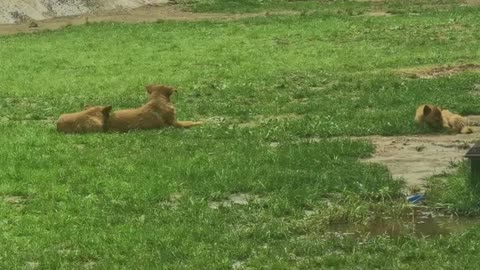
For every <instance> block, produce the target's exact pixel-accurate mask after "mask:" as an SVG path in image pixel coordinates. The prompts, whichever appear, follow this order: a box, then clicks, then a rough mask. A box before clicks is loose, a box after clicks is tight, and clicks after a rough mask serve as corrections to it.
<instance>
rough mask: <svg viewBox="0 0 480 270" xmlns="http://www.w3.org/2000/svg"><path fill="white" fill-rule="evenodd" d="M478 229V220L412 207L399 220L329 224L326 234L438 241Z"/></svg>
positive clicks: (381, 219)
mask: <svg viewBox="0 0 480 270" xmlns="http://www.w3.org/2000/svg"><path fill="white" fill-rule="evenodd" d="M478 225H480V218H479V217H475V218H473V217H459V216H453V215H442V214H436V213H434V212H431V211H428V209H426V208H421V207H414V208H412V211H411V212H410V213H408V214H406V215H405V217H404V218H403V219H393V218H388V217H383V218H379V219H376V220H374V221H372V222H370V223H369V224H367V225H364V226H362V225H358V224H333V225H331V226H330V227H329V229H328V233H329V234H333V235H336V236H351V237H360V236H365V235H370V236H378V235H384V236H389V237H393V238H395V237H401V236H407V235H412V236H416V237H438V236H442V235H449V234H452V233H461V232H464V231H467V230H468V229H470V228H472V227H474V226H478Z"/></svg>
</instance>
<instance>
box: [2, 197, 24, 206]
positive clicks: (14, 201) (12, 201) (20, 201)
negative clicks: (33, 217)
mask: <svg viewBox="0 0 480 270" xmlns="http://www.w3.org/2000/svg"><path fill="white" fill-rule="evenodd" d="M3 201H4V202H5V203H7V204H9V205H11V206H14V207H17V208H22V207H24V206H25V203H26V202H27V198H26V197H24V196H15V195H8V196H4V197H3Z"/></svg>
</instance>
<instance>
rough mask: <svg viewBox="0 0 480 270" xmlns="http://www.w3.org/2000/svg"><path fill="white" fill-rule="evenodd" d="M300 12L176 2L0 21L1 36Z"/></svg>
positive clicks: (295, 12)
mask: <svg viewBox="0 0 480 270" xmlns="http://www.w3.org/2000/svg"><path fill="white" fill-rule="evenodd" d="M299 14H300V12H297V11H270V12H268V13H266V12H261V13H248V14H230V13H193V12H188V11H183V10H182V9H181V8H180V7H179V6H177V5H168V4H158V5H150V6H143V7H140V8H134V9H125V8H123V9H115V10H112V11H104V12H97V13H95V14H87V15H79V16H70V17H61V18H53V19H46V20H41V21H35V22H34V24H32V22H31V21H29V20H26V21H24V22H21V23H19V24H0V35H8V34H16V33H32V32H39V31H45V30H55V29H60V28H63V27H65V26H69V25H82V24H86V23H94V22H126V23H144V22H157V21H162V20H166V21H170V20H172V21H201V20H239V19H243V18H252V17H266V16H274V15H299Z"/></svg>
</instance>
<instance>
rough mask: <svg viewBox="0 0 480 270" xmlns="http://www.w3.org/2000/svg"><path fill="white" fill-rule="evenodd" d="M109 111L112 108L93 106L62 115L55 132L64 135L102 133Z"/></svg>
mask: <svg viewBox="0 0 480 270" xmlns="http://www.w3.org/2000/svg"><path fill="white" fill-rule="evenodd" d="M111 110H112V106H95V107H88V108H86V109H85V110H84V111H81V112H77V113H67V114H62V115H60V118H59V119H58V121H57V131H61V132H65V133H87V132H101V131H104V130H105V122H106V119H107V118H108V116H109V114H110V111H111Z"/></svg>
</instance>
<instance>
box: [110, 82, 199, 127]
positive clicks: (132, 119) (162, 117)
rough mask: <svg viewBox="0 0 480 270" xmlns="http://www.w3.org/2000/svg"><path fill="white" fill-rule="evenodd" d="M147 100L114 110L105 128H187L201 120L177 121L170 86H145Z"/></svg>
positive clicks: (172, 89) (172, 90) (173, 90)
mask: <svg viewBox="0 0 480 270" xmlns="http://www.w3.org/2000/svg"><path fill="white" fill-rule="evenodd" d="M145 88H146V89H147V92H148V94H149V101H148V102H147V103H146V104H145V105H143V106H142V107H140V108H135V109H126V110H120V111H115V112H113V113H111V114H110V116H109V117H108V119H107V123H106V129H107V130H111V131H120V132H125V131H129V130H134V129H158V128H163V127H168V126H173V127H181V128H189V127H192V126H197V125H201V124H203V122H192V121H177V119H176V110H175V107H174V106H173V104H172V103H171V101H170V96H171V95H172V94H173V93H174V92H175V91H176V90H175V88H173V87H171V86H165V85H158V84H152V85H148V86H146V87H145Z"/></svg>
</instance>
